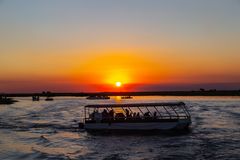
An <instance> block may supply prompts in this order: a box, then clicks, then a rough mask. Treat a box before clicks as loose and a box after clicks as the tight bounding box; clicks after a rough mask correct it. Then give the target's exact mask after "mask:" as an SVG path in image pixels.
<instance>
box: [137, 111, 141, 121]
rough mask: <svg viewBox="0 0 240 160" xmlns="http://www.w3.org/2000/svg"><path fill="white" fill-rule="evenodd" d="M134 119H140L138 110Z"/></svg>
mask: <svg viewBox="0 0 240 160" xmlns="http://www.w3.org/2000/svg"><path fill="white" fill-rule="evenodd" d="M136 119H137V120H140V119H141V117H140V113H139V112H138V113H137V115H136Z"/></svg>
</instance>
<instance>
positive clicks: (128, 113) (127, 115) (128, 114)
mask: <svg viewBox="0 0 240 160" xmlns="http://www.w3.org/2000/svg"><path fill="white" fill-rule="evenodd" d="M125 112H126V117H127V118H128V117H129V116H130V112H129V110H128V109H125Z"/></svg>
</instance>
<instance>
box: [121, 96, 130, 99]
mask: <svg viewBox="0 0 240 160" xmlns="http://www.w3.org/2000/svg"><path fill="white" fill-rule="evenodd" d="M132 98H133V97H132V96H122V97H121V99H132Z"/></svg>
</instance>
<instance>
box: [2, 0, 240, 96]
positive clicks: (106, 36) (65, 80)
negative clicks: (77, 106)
mask: <svg viewBox="0 0 240 160" xmlns="http://www.w3.org/2000/svg"><path fill="white" fill-rule="evenodd" d="M116 82H121V83H122V85H121V87H117V86H116V85H115V84H116ZM200 87H201V88H209V89H211V88H216V89H240V1H239V0H201V1H200V0H199V1H195V0H182V1H179V0H162V1H161V0H120V1H114V0H101V1H100V0H82V1H80V0H79V1H78V0H65V1H64V0H39V1H33V0H21V1H20V0H11V1H8V0H0V93H1V92H41V91H43V90H50V91H55V92H89V91H91V92H95V91H96V92H98V91H153V90H154V91H156V90H194V89H199V88H200Z"/></svg>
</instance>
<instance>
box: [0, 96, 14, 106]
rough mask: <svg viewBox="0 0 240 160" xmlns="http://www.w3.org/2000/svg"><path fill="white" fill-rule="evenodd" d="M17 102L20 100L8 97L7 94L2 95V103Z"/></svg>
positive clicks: (0, 100)
mask: <svg viewBox="0 0 240 160" xmlns="http://www.w3.org/2000/svg"><path fill="white" fill-rule="evenodd" d="M15 102H18V101H17V100H14V99H12V98H8V97H6V96H0V104H13V103H15Z"/></svg>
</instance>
